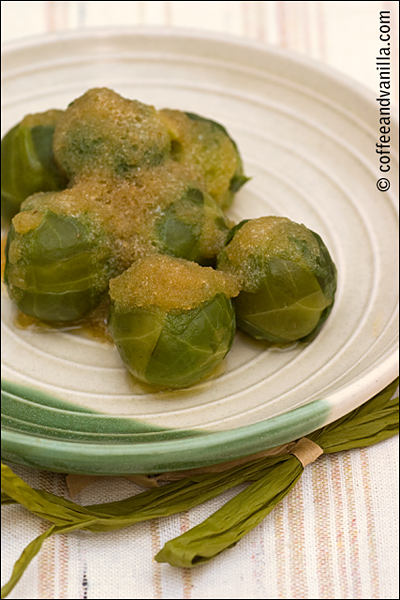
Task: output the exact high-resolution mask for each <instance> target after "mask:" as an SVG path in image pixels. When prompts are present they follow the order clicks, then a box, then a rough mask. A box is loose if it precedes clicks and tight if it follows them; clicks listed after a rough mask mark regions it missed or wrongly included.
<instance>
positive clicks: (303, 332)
mask: <svg viewBox="0 0 400 600" xmlns="http://www.w3.org/2000/svg"><path fill="white" fill-rule="evenodd" d="M217 265H218V269H221V270H222V271H224V272H228V273H232V274H234V275H236V276H237V277H238V278H239V280H240V282H241V283H240V285H241V291H240V293H239V295H238V296H237V297H236V298H235V299H234V305H235V311H236V318H237V324H238V327H240V328H241V329H243V330H244V331H246V332H247V333H249V334H250V335H252V336H253V337H255V338H257V339H262V340H268V341H269V342H271V343H278V344H286V343H291V342H295V341H299V340H300V341H310V340H311V339H313V338H314V337H315V336H316V335H317V333H318V332H319V330H320V328H321V326H322V324H323V323H324V321H325V320H326V319H327V317H328V315H329V313H330V311H331V310H332V307H333V302H334V297H335V291H336V268H335V265H334V263H333V261H332V258H331V256H330V254H329V252H328V250H327V248H326V246H325V244H324V243H323V241H322V239H321V238H320V236H319V235H318V234H316V233H314V232H313V231H310V230H309V229H307V228H306V227H305V226H304V225H300V224H297V223H293V221H290V220H289V219H287V218H284V217H261V218H259V219H250V220H248V221H245V222H243V223H241V224H239V225H238V226H237V227H236V229H235V232H234V235H233V237H232V238H231V239H230V241H229V242H228V244H227V245H226V247H225V248H224V250H223V251H222V252H221V254H220V255H219V257H218V262H217Z"/></svg>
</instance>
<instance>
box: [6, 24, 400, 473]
mask: <svg viewBox="0 0 400 600" xmlns="http://www.w3.org/2000/svg"><path fill="white" fill-rule="evenodd" d="M120 34H123V35H128V36H129V35H142V36H144V37H146V38H149V37H153V36H156V37H162V38H167V37H171V36H175V37H179V38H181V39H182V40H185V39H193V38H194V37H195V38H196V40H201V41H203V42H205V41H210V40H212V41H218V42H220V43H222V44H233V45H235V46H239V47H246V48H248V49H250V50H255V51H258V52H261V53H263V54H269V55H270V56H271V55H272V56H276V57H281V58H282V59H284V60H289V61H291V62H292V63H293V62H294V63H296V64H298V65H301V66H302V67H303V68H307V69H308V70H309V71H312V72H314V73H315V72H317V73H318V74H319V75H321V76H323V77H324V78H327V79H329V80H332V79H333V80H334V81H335V84H336V85H339V86H341V87H343V88H345V89H346V91H351V92H353V93H354V94H356V95H357V96H360V97H362V99H363V101H364V102H365V103H366V104H368V105H369V106H370V107H371V106H372V102H374V101H375V99H374V93H373V91H372V90H370V89H369V88H368V87H367V86H365V85H364V84H362V83H360V82H358V81H356V80H354V79H352V78H351V77H349V76H348V75H346V74H344V73H341V72H340V71H339V70H337V69H335V68H334V67H332V66H330V65H327V64H325V63H323V62H322V61H318V60H316V59H314V58H312V57H309V56H307V55H304V54H301V53H298V52H295V51H293V50H289V49H286V48H281V47H278V46H274V45H271V44H266V43H262V42H259V41H256V40H250V39H247V38H242V37H240V36H234V35H231V34H224V33H218V32H215V33H214V32H208V31H205V30H197V29H189V28H179V27H163V26H133V27H132V26H127V27H92V28H88V29H84V30H73V31H63V32H60V33H54V34H44V35H43V34H42V35H35V36H29V37H24V38H21V39H17V40H8V41H5V42H2V44H1V51H2V61H3V57H4V56H5V55H6V54H9V53H13V52H17V51H21V50H26V49H29V48H30V47H32V46H34V47H40V46H45V45H51V44H54V43H56V44H60V43H61V44H62V43H63V42H65V41H67V40H68V41H73V40H77V39H81V40H86V41H90V42H91V43H97V42H99V41H101V40H104V39H107V38H111V37H115V36H117V35H120ZM391 120H392V122H393V124H394V125H397V126H398V117H397V115H396V114H393V115H391ZM397 348H398V341H397ZM379 367H380V376H378V375H379V374H378V373H376V372H375V371H373V373H372V374H371V373H367V374H364V375H363V376H362V377H360V378H359V379H357V380H356V381H355V382H352V383H351V384H350V386H347V387H353V388H354V389H353V400H354V395H355V396H356V397H357V406H359V405H360V404H362V403H364V402H366V401H367V400H368V399H369V398H371V397H372V396H373V395H375V394H376V393H378V392H379V391H380V390H382V389H383V388H384V387H385V386H386V385H388V384H390V383H391V382H392V381H393V380H394V379H395V378H396V377H397V376H398V372H399V365H398V358H397V349H395V351H394V352H393V353H392V354H391V355H389V356H388V357H387V358H386V359H385V360H384V361H383V362H381V363H380V364H379ZM366 382H368V386H369V387H368V389H369V391H370V392H371V393H370V395H369V397H368V398H365V388H366ZM316 402H318V401H316ZM324 402H328V400H324ZM312 404H313V403H308V404H306V405H305V406H304V407H301V409H305V408H306V407H310V406H311V405H312ZM331 408H332V410H331V416H330V418H327V419H325V420H324V422H323V425H325V424H327V423H329V422H331V421H333V420H335V418H339V416H342V414H346V413H343V412H342V413H341V414H339V413H338V411H337V410H336V411H335V406H333V407H331ZM336 408H337V407H336ZM353 408H356V405H355V404H354V402H353V404H352V408H351V409H353ZM301 409H292V410H289V411H287V412H286V413H283V415H279V416H277V417H272V418H270V419H266V420H263V421H259V422H258V423H255V424H253V425H247V426H244V427H242V428H236V429H231V430H227V431H224V432H211V433H207V434H205V435H202V436H199V437H197V438H196V437H195V438H191V439H190V444H191V451H190V452H188V448H187V445H188V440H187V439H186V440H185V439H183V440H179V439H178V440H168V441H165V440H164V441H159V442H151V443H146V444H132V445H131V446H129V447H128V446H126V445H123V444H122V445H119V446H118V445H117V446H115V445H114V446H113V444H112V443H111V444H108V443H107V442H105V443H101V444H96V443H94V444H92V443H85V442H80V441H79V440H74V441H73V442H71V441H68V440H58V439H51V438H42V437H40V436H36V435H33V434H27V433H24V432H18V431H14V430H9V429H3V428H2V450H3V451H4V454H5V456H6V457H8V460H9V462H13V461H12V460H10V456H11V455H12V454H13V453H15V450H18V449H20V450H24V451H26V450H28V451H29V453H32V454H37V455H38V456H41V455H42V454H43V453H44V454H46V452H50V451H51V452H50V454H52V455H53V457H54V460H53V462H52V464H53V465H55V464H56V463H57V464H58V461H59V460H60V461H61V462H63V460H62V456H61V454H62V453H63V452H65V449H66V448H68V450H69V451H70V454H71V455H72V454H73V455H75V454H76V453H78V454H82V452H86V456H93V458H95V457H97V459H98V457H99V455H100V456H101V455H102V454H104V453H105V452H106V451H107V452H108V453H111V454H112V455H113V456H115V458H116V459H120V461H121V467H123V465H122V463H123V462H124V461H125V464H126V460H128V459H129V460H130V459H132V458H134V459H135V460H136V461H138V455H140V456H141V454H140V453H141V452H142V450H144V449H146V450H147V453H144V454H147V457H146V456H145V455H144V457H142V458H141V459H140V461H139V462H136V463H135V466H134V469H135V470H134V471H133V472H134V473H148V472H150V471H151V464H152V463H153V464H154V460H153V459H154V456H155V455H159V457H161V455H165V453H166V451H165V448H166V444H167V445H168V457H169V458H168V459H167V462H168V464H166V463H165V462H162V461H161V462H159V464H160V468H161V467H162V470H164V471H165V470H171V467H170V465H171V464H172V463H173V464H174V465H175V466H174V469H178V468H179V469H189V468H193V467H194V466H204V465H205V464H216V463H218V462H225V461H226V460H231V459H234V458H238V457H239V456H246V455H249V454H252V453H254V452H257V451H260V450H262V449H268V448H271V447H273V446H276V445H279V444H280V443H283V442H282V441H281V440H279V441H278V443H272V442H270V444H269V445H268V443H267V441H266V440H264V437H265V436H268V435H270V432H271V428H272V429H273V426H274V423H273V420H274V419H282V418H288V416H290V415H293V413H295V412H296V411H298V410H301ZM305 412H307V411H305ZM339 412H340V411H339ZM333 417H334V418H333ZM307 423H308V425H307ZM309 423H310V422H309V420H308V419H307V418H305V420H304V422H301V424H300V425H301V426H300V427H299V432H300V434H299V435H296V437H290V436H289V437H290V439H286V440H285V441H286V442H289V441H292V440H293V439H297V438H298V437H302V436H303V435H307V434H308V433H310V432H311V431H313V429H315V427H313V428H311V429H310V424H309ZM321 426H322V425H321ZM227 437H229V440H226V438H227ZM233 439H237V441H238V442H240V451H239V452H240V454H238V450H233V449H232V448H231V449H230V450H228V449H227V448H226V447H225V446H226V442H227V441H229V442H232V441H233ZM273 439H275V438H273ZM260 441H261V442H263V445H262V448H260V447H259V446H257V447H256V444H258V443H260ZM210 442H211V444H210ZM64 446H65V448H64ZM185 446H186V447H185ZM215 446H216V447H219V448H220V449H221V451H220V454H219V455H218V458H214V459H210V458H209V459H208V462H206V463H205V462H204V460H205V459H204V454H203V458H200V459H197V460H196V454H197V453H199V452H200V451H202V452H203V453H204V450H206V449H208V450H210V448H214V447H215ZM161 447H162V448H161ZM72 448H74V449H75V448H76V449H75V451H74V450H73V451H72V452H71V450H72ZM124 448H125V450H126V452H125V456H124V455H123V452H122V449H124ZM128 449H129V451H127V450H128ZM11 450H12V452H11ZM183 451H184V452H183ZM182 453H183V456H182ZM17 454H18V453H17ZM58 454H60V457H58ZM135 454H136V456H135ZM56 455H57V456H56ZM171 456H172V458H171ZM221 459H222V460H221ZM6 460H7V458H6ZM160 460H161V459H160ZM174 461H175V462H174ZM47 462H49V461H47ZM50 462H51V460H50ZM64 462H65V460H64ZM78 462H81V461H79V459H78ZM30 466H32V467H35V465H34V464H32V465H30ZM36 468H46V469H48V470H57V471H60V465H58V467H56V468H52V467H45V466H43V465H40V466H36ZM61 471H62V472H76V473H78V472H83V471H82V470H81V469H79V465H75V464H74V465H73V464H71V465H70V468H68V469H66V468H65V470H64V469H62V468H61ZM84 472H87V471H84ZM133 472H132V471H130V470H129V473H128V472H126V470H124V469H122V473H123V474H132V473H133ZM91 473H92V471H91ZM99 474H115V468H113V472H112V473H110V472H109V471H107V472H105V473H102V472H101V473H99Z"/></svg>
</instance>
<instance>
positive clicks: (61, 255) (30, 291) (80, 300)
mask: <svg viewBox="0 0 400 600" xmlns="http://www.w3.org/2000/svg"><path fill="white" fill-rule="evenodd" d="M61 193H62V192H61ZM48 194H49V195H52V194H54V193H52V192H48V193H47V194H37V196H39V197H43V196H45V195H48ZM32 198H35V197H32ZM32 204H34V202H33V203H32V202H31V205H32ZM5 253H6V265H5V272H4V280H5V284H6V286H7V288H8V294H9V296H10V298H11V299H12V300H13V302H14V303H15V304H16V305H17V307H18V308H19V309H20V310H21V311H22V312H23V313H25V314H27V315H30V316H33V317H36V318H38V319H40V320H42V321H50V322H64V323H65V322H67V321H75V320H78V319H80V318H82V317H84V316H85V315H86V314H87V313H89V312H90V311H91V310H93V309H94V308H95V307H96V306H97V305H98V304H99V303H100V301H101V299H102V297H103V296H104V294H105V292H106V290H107V289H108V281H109V279H110V278H111V277H113V276H115V274H116V273H117V271H116V265H115V259H114V256H113V252H112V249H111V243H110V240H109V239H108V237H107V235H106V234H105V232H104V231H103V230H102V228H101V226H100V225H99V224H97V223H96V222H95V221H94V220H93V219H92V218H91V219H88V218H87V215H82V216H71V215H67V214H60V213H56V212H54V211H52V210H50V209H49V208H46V207H42V208H41V206H40V202H37V207H36V208H30V209H29V207H28V208H27V209H26V210H23V211H21V212H20V213H18V214H17V215H16V216H15V217H14V219H13V221H12V225H11V228H10V231H9V234H8V238H7V244H6V249H5Z"/></svg>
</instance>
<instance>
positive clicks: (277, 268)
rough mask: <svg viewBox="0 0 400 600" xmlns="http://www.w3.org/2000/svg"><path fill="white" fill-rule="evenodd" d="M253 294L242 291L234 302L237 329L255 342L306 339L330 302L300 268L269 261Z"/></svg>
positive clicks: (290, 263) (293, 264) (285, 263)
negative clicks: (249, 335) (255, 340)
mask: <svg viewBox="0 0 400 600" xmlns="http://www.w3.org/2000/svg"><path fill="white" fill-rule="evenodd" d="M262 271H263V272H264V277H263V279H262V283H261V285H259V287H258V290H257V291H256V292H253V293H251V292H244V291H242V292H241V293H240V294H239V296H238V297H237V298H236V299H235V300H234V304H235V308H236V316H237V320H238V326H239V327H240V328H241V329H243V330H244V331H247V332H248V333H250V334H251V335H252V336H254V337H256V338H258V339H266V340H269V341H270V342H274V343H287V342H293V341H296V340H300V339H303V338H305V337H306V336H307V335H309V334H310V333H311V332H312V331H313V330H314V329H315V328H316V327H317V325H318V323H319V321H320V319H321V315H322V313H323V311H324V310H325V309H326V308H327V307H328V306H329V305H331V302H332V301H331V299H329V298H327V297H326V296H325V294H324V293H323V291H322V289H321V286H320V284H319V283H318V281H317V279H316V277H315V276H314V275H313V274H312V273H311V272H308V271H305V270H304V269H302V268H301V267H300V266H299V265H297V264H295V263H293V262H291V261H286V260H283V259H278V258H270V259H269V260H268V261H265V264H264V265H263V266H262Z"/></svg>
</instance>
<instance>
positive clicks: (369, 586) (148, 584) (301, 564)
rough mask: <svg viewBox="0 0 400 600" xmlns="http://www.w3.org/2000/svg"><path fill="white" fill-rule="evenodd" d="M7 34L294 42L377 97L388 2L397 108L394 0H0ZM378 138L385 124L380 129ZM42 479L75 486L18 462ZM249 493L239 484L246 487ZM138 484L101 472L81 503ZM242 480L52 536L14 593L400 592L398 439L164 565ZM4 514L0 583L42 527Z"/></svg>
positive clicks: (349, 459) (58, 486) (340, 460)
mask: <svg viewBox="0 0 400 600" xmlns="http://www.w3.org/2000/svg"><path fill="white" fill-rule="evenodd" d="M1 11H2V40H3V42H7V41H12V40H17V39H23V38H26V37H28V36H32V35H38V34H45V33H53V34H54V33H57V32H62V31H68V30H69V31H71V30H77V29H80V30H82V29H88V28H92V27H104V26H119V25H124V26H127V25H157V26H168V27H171V26H172V27H185V28H191V29H200V30H207V31H214V32H216V33H218V32H220V33H225V34H226V33H227V34H231V35H233V36H238V37H241V38H247V39H252V40H257V41H259V42H261V43H265V44H272V45H275V46H278V47H282V48H289V49H291V50H294V51H296V52H299V53H301V54H304V55H307V56H309V57H311V58H313V59H316V60H319V61H322V62H323V63H326V64H327V65H330V66H331V67H334V68H336V69H337V70H338V71H340V72H342V73H345V74H347V75H348V76H350V77H352V78H353V79H355V80H357V81H358V82H360V83H362V84H363V85H364V86H366V87H368V88H370V89H372V90H374V91H376V92H377V93H378V76H377V71H376V59H375V57H376V56H377V52H378V50H379V47H380V42H379V19H380V13H381V11H388V12H387V13H385V14H386V15H389V16H390V36H391V39H390V42H391V48H392V56H391V73H392V80H391V101H392V105H393V106H397V105H398V79H397V78H398V75H397V74H398V3H397V2H251V1H247V2H154V1H153V2H112V3H111V2H32V1H31V2H4V1H3V2H2V3H1ZM377 134H378V132H377ZM15 470H16V472H17V473H18V474H19V475H21V476H22V477H23V478H24V479H25V480H26V481H28V482H29V483H30V484H31V485H33V486H34V487H38V488H42V489H45V490H47V491H50V492H53V493H56V494H60V495H65V496H68V491H67V489H66V484H65V477H64V476H63V475H59V474H53V473H42V472H34V471H29V470H28V469H24V468H22V467H21V468H16V469H15ZM240 489H242V488H240ZM139 491H140V488H139V487H138V486H136V485H135V484H134V483H132V482H129V481H127V480H125V479H122V478H110V477H106V478H102V479H101V480H96V481H95V482H93V483H92V485H90V486H89V487H87V488H85V489H84V490H83V491H81V492H80V493H79V494H78V496H76V498H75V500H76V501H77V502H79V503H83V504H86V503H95V502H104V501H109V500H110V499H115V500H117V499H122V498H124V497H127V496H129V495H132V494H134V493H137V492H139ZM237 491H238V489H236V490H235V491H231V492H226V493H225V494H222V495H221V496H219V497H218V498H217V499H215V500H213V501H210V502H207V503H206V504H204V505H202V506H199V507H197V508H196V509H192V510H191V511H189V512H185V513H182V514H180V515H178V516H175V517H170V518H166V519H162V520H161V519H160V520H154V521H150V522H147V523H144V524H139V525H137V526H134V527H131V528H128V529H126V530H121V531H119V532H112V533H102V534H91V533H88V532H77V533H73V534H69V535H68V536H57V537H53V538H50V539H49V540H48V541H47V542H46V543H45V545H44V547H43V549H42V550H41V552H40V553H39V555H38V556H37V557H36V558H35V559H34V560H33V562H32V563H31V565H30V566H29V568H28V570H27V571H26V573H25V575H24V576H23V578H22V579H21V581H20V582H19V583H18V585H17V586H16V587H15V588H14V590H13V592H12V593H11V594H10V595H9V598H19V599H21V598H27V599H28V598H71V599H73V598H398V597H399V587H398V522H399V517H398V436H396V437H394V438H391V439H389V440H387V441H386V442H383V443H380V444H377V445H375V446H373V447H371V448H368V449H362V450H353V451H349V452H342V453H339V454H334V455H331V456H322V457H321V458H319V459H318V461H317V462H316V463H313V464H312V465H309V466H308V467H307V469H306V470H305V472H304V474H303V476H302V478H301V480H300V482H299V483H298V484H297V486H296V487H295V488H294V490H293V491H292V492H291V493H290V494H289V495H288V496H287V497H286V498H285V500H284V501H283V502H282V503H281V504H280V505H278V506H277V507H276V508H275V509H274V511H273V512H272V513H271V514H270V515H269V516H268V517H267V518H266V519H265V520H264V521H263V522H262V523H261V524H260V525H259V526H258V527H257V528H255V529H254V530H253V531H252V532H251V533H250V534H248V535H247V536H246V537H245V538H243V540H242V541H241V542H240V543H239V544H238V545H237V546H236V547H235V548H232V549H231V550H228V551H227V552H225V553H223V554H222V555H220V556H219V557H217V558H216V559H215V560H214V561H213V562H211V563H208V564H205V565H201V566H198V567H196V568H195V569H192V570H189V569H174V568H173V567H170V566H169V565H166V564H163V565H160V564H158V563H156V562H154V561H153V557H154V556H155V554H157V552H158V551H159V550H160V548H161V547H162V546H163V545H164V543H165V542H166V541H167V540H168V539H171V538H172V537H176V536H177V535H179V534H180V533H182V532H184V531H186V530H187V529H188V528H190V527H192V526H194V525H196V524H197V523H199V522H201V521H202V520H204V518H206V517H207V516H208V515H209V514H211V513H213V512H215V510H217V509H218V508H219V507H220V506H222V505H223V504H224V503H225V502H226V501H227V500H228V499H229V498H231V497H232V496H233V495H234V494H235V493H237ZM3 510H4V514H3V531H2V557H3V560H2V582H5V581H6V580H7V579H8V578H9V576H10V573H11V570H12V566H13V564H14V562H15V560H16V559H17V558H18V556H19V554H20V553H21V551H22V550H23V548H24V547H25V546H26V545H27V544H28V543H29V542H30V541H31V540H32V539H33V538H34V537H36V536H37V535H39V534H40V533H41V532H43V531H44V530H45V528H46V527H47V526H46V524H45V523H43V522H41V521H39V520H38V519H37V518H36V517H33V516H31V515H30V514H27V512H26V511H25V510H24V509H23V508H21V507H19V506H11V507H7V508H5V509H3Z"/></svg>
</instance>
